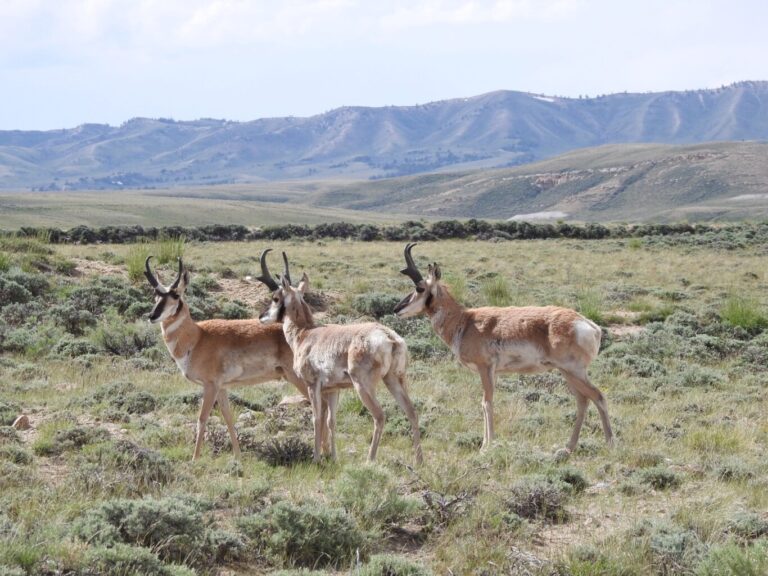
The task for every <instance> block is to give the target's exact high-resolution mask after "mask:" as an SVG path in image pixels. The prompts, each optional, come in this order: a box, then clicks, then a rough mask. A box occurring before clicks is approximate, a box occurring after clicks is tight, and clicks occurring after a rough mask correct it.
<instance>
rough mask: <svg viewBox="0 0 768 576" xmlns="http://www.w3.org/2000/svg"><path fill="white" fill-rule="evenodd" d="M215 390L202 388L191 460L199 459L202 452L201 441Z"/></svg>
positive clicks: (210, 387) (214, 388)
mask: <svg viewBox="0 0 768 576" xmlns="http://www.w3.org/2000/svg"><path fill="white" fill-rule="evenodd" d="M217 392H218V391H217V389H216V387H215V386H203V401H202V403H201V404H200V414H199V415H198V417H197V431H196V433H195V452H194V453H193V454H192V460H197V459H198V458H199V457H200V452H202V450H203V441H204V439H205V425H206V423H207V422H208V416H210V415H211V409H212V408H213V403H214V402H215V400H216V395H217Z"/></svg>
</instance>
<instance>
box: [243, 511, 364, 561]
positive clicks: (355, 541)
mask: <svg viewBox="0 0 768 576" xmlns="http://www.w3.org/2000/svg"><path fill="white" fill-rule="evenodd" d="M239 525H240V529H241V531H242V532H243V533H244V534H245V535H246V536H247V537H248V538H249V539H250V540H251V541H252V544H253V545H254V546H255V547H256V548H257V549H259V550H260V551H262V553H264V554H265V555H266V556H267V557H268V558H269V559H270V560H271V561H272V562H273V563H275V564H276V565H278V566H279V565H288V566H305V567H312V568H317V567H323V566H332V567H334V568H339V569H341V568H345V567H348V566H349V565H350V564H351V563H352V561H353V560H354V558H355V555H356V551H357V550H360V551H361V552H362V553H363V555H364V553H365V549H366V544H367V542H366V537H365V535H364V534H363V532H362V531H361V530H360V529H359V528H358V526H357V525H356V524H355V522H354V520H353V519H352V518H351V517H350V516H348V515H347V514H346V512H344V511H343V510H341V509H337V508H325V507H323V506H321V505H319V504H294V503H292V502H278V503H276V504H274V505H272V506H270V507H269V508H267V509H266V510H265V511H264V512H262V513H261V514H258V515H254V516H249V517H245V518H242V519H241V520H240V522H239Z"/></svg>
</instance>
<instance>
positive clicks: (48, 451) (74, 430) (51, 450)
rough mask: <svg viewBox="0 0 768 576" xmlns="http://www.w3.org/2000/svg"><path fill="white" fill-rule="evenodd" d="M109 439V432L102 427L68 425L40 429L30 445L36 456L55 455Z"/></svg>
mask: <svg viewBox="0 0 768 576" xmlns="http://www.w3.org/2000/svg"><path fill="white" fill-rule="evenodd" d="M107 439H109V432H108V431H107V430H105V429H103V428H86V427H84V426H68V427H65V428H60V429H55V428H53V429H49V430H41V433H40V435H39V436H38V437H37V439H36V440H35V442H34V444H33V445H32V450H33V451H34V452H35V454H37V455H38V456H57V455H59V454H62V453H63V452H68V451H72V450H80V449H81V448H82V447H83V446H86V445H88V444H95V443H97V442H103V441H105V440H107Z"/></svg>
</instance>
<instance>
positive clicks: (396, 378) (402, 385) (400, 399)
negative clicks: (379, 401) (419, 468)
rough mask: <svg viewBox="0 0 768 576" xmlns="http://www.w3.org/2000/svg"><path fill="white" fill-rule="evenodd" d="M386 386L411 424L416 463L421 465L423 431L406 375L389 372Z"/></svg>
mask: <svg viewBox="0 0 768 576" xmlns="http://www.w3.org/2000/svg"><path fill="white" fill-rule="evenodd" d="M384 384H386V385H387V388H388V389H389V391H390V392H391V393H392V396H394V397H395V400H396V401H397V403H398V405H399V406H400V408H401V409H402V410H403V412H405V415H406V416H407V418H408V422H410V423H411V435H412V437H413V450H414V452H415V454H416V463H417V464H421V463H422V462H423V461H424V456H423V454H422V452H421V430H419V416H418V414H416V410H415V409H414V408H413V403H412V402H411V399H410V398H409V397H408V392H407V388H406V381H405V374H393V373H392V372H389V373H388V374H386V375H385V376H384Z"/></svg>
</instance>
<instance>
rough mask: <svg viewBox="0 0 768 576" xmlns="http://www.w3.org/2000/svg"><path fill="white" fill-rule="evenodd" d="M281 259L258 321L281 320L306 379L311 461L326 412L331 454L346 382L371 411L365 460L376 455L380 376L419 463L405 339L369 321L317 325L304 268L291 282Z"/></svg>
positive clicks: (381, 424) (381, 423)
mask: <svg viewBox="0 0 768 576" xmlns="http://www.w3.org/2000/svg"><path fill="white" fill-rule="evenodd" d="M283 258H284V259H285V254H283ZM285 264H286V268H285V273H284V274H283V277H282V278H281V282H282V286H281V287H280V288H279V289H278V290H277V291H275V293H274V294H273V296H272V303H271V304H270V306H269V307H268V308H267V309H265V310H264V312H263V313H262V315H261V321H262V322H264V323H269V322H279V321H280V320H282V322H283V332H284V333H285V339H286V340H287V341H288V344H290V346H291V348H292V349H293V369H294V371H295V372H296V374H298V375H299V376H300V377H301V378H302V379H303V380H304V381H305V382H306V385H307V388H308V391H309V400H310V403H311V404H312V420H313V423H314V432H315V447H314V460H315V461H316V462H317V461H318V460H319V459H320V447H321V440H322V435H323V431H322V426H323V422H324V420H325V419H326V417H327V427H328V433H329V434H330V445H331V458H333V459H335V458H336V438H335V437H336V407H337V405H338V392H339V390H340V389H341V388H349V387H350V386H353V387H354V388H355V391H356V392H357V394H358V396H359V397H360V400H362V402H363V404H364V405H365V407H366V408H368V410H369V411H370V412H371V415H372V416H373V439H372V441H371V447H370V449H369V451H368V460H369V461H373V460H374V459H375V458H376V450H377V448H378V446H379V441H380V440H381V433H382V431H383V430H384V420H385V417H384V411H383V410H382V409H381V405H380V404H379V403H378V401H377V400H376V385H377V384H378V382H379V380H384V384H385V385H386V386H387V388H388V389H389V391H390V392H391V393H392V396H394V397H395V400H396V401H397V403H398V404H399V405H400V408H402V409H403V411H404V412H405V415H406V416H407V417H408V421H409V422H410V424H411V432H412V434H413V448H414V451H415V453H416V462H418V463H421V461H422V453H421V436H420V433H419V420H418V416H417V415H416V411H415V410H414V408H413V404H412V403H411V399H410V398H409V397H408V391H407V388H406V367H407V364H408V349H407V348H406V345H405V340H403V339H402V338H401V337H400V336H398V335H397V334H396V333H395V332H394V331H393V330H391V329H390V328H387V327H386V326H382V325H381V324H377V323H375V322H369V323H365V324H346V325H339V324H328V325H325V326H318V325H317V324H315V321H314V318H313V317H312V310H311V309H310V307H309V306H308V305H307V303H306V302H305V301H304V295H305V293H306V292H307V290H308V288H309V278H307V275H306V274H304V276H303V277H302V279H301V282H300V283H299V285H298V287H297V288H294V287H293V286H291V279H290V274H289V273H288V261H287V259H285Z"/></svg>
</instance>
